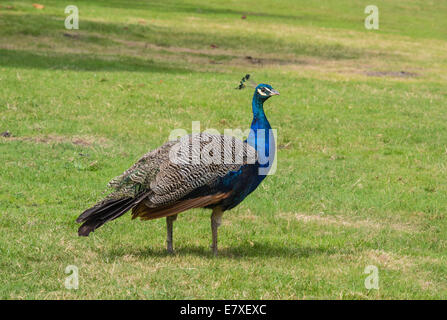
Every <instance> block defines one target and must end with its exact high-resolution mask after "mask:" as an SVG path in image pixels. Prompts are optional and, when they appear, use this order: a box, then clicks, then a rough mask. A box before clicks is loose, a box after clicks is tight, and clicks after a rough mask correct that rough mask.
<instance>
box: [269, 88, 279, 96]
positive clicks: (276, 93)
mask: <svg viewBox="0 0 447 320" xmlns="http://www.w3.org/2000/svg"><path fill="white" fill-rule="evenodd" d="M270 92H271V93H270V95H271V96H279V91H276V90H275V89H271V90H270Z"/></svg>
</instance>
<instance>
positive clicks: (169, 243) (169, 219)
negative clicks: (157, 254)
mask: <svg viewBox="0 0 447 320" xmlns="http://www.w3.org/2000/svg"><path fill="white" fill-rule="evenodd" d="M176 219H177V215H173V216H168V217H166V227H167V231H168V235H167V239H166V244H167V249H168V252H169V253H174V249H173V248H172V225H173V222H174V221H175V220H176Z"/></svg>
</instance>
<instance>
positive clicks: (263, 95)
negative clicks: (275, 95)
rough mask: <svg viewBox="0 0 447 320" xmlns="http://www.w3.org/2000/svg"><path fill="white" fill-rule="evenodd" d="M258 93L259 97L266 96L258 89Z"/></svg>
mask: <svg viewBox="0 0 447 320" xmlns="http://www.w3.org/2000/svg"><path fill="white" fill-rule="evenodd" d="M258 93H259V94H260V95H261V96H266V94H265V93H264V92H262V91H261V89H258Z"/></svg>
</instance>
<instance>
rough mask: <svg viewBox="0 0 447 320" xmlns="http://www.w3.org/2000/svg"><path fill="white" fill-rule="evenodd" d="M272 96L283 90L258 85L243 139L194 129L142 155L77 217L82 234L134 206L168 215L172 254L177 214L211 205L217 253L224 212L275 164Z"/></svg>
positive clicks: (143, 212)
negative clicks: (268, 105) (268, 111)
mask: <svg viewBox="0 0 447 320" xmlns="http://www.w3.org/2000/svg"><path fill="white" fill-rule="evenodd" d="M248 79H249V75H246V76H245V77H244V78H242V80H241V83H240V85H239V87H238V88H239V89H241V88H243V87H245V83H244V82H245V81H246V80H248ZM274 95H279V92H278V91H276V90H275V89H273V88H272V86H270V85H268V84H262V83H261V84H259V85H257V86H256V87H255V90H254V94H253V100H252V110H253V120H252V122H251V127H250V131H249V132H250V133H249V134H248V138H247V139H246V140H244V141H242V140H240V139H237V138H235V137H233V136H229V135H219V134H210V133H205V132H202V133H193V134H190V135H186V136H183V137H181V138H179V139H177V140H173V141H168V142H167V143H165V144H164V145H162V146H161V147H159V148H158V149H155V150H153V151H150V152H148V153H147V154H145V155H143V156H142V157H141V158H140V159H139V160H138V161H137V162H136V163H135V164H134V165H133V166H132V167H130V168H129V169H128V170H126V171H125V172H124V173H123V174H121V175H120V176H118V177H116V178H114V179H112V180H111V181H110V182H109V183H108V187H109V188H111V192H110V193H109V194H108V195H107V196H106V197H105V198H104V199H103V200H101V201H99V202H98V203H97V204H95V205H94V206H93V207H91V208H89V209H87V210H85V211H84V212H83V213H82V214H81V215H80V216H79V217H78V218H77V219H76V222H78V223H82V225H81V226H80V227H79V230H78V234H79V236H88V235H89V234H90V233H91V232H92V231H94V230H95V229H97V228H99V227H100V226H102V225H103V224H105V223H106V222H108V221H111V220H114V219H116V218H118V217H120V216H122V215H123V214H124V213H126V212H127V211H129V210H132V219H135V218H140V219H142V220H152V219H157V218H163V217H165V218H166V226H167V251H168V252H170V253H173V240H172V237H173V222H174V221H175V220H176V219H177V215H178V214H179V213H181V212H183V211H186V210H189V209H192V208H207V209H212V213H211V231H212V245H211V248H212V251H213V254H214V255H217V252H218V250H217V230H218V227H219V226H220V225H221V220H222V214H223V212H224V211H227V210H230V209H232V208H234V207H235V206H237V205H238V204H239V203H241V201H243V200H244V199H245V198H246V197H247V196H248V195H249V194H250V193H252V192H253V191H254V190H255V189H256V188H257V187H258V185H259V184H260V183H261V182H262V181H263V180H264V179H265V177H266V176H267V175H268V173H269V170H270V169H271V167H272V163H273V160H274V157H275V139H274V136H273V134H272V130H271V126H270V123H269V122H268V120H267V117H266V115H265V113H264V108H263V106H264V102H265V101H266V100H267V99H269V98H270V97H271V96H274ZM203 155H207V156H208V157H204V156H203ZM208 158H212V161H210V159H208ZM205 160H206V161H205ZM236 160H237V161H236Z"/></svg>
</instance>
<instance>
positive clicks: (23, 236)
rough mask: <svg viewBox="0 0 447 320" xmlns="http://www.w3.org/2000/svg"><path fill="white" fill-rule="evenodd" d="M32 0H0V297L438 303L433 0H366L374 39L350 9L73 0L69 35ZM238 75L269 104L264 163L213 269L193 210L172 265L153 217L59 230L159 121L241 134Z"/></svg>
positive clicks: (442, 158) (441, 30) (445, 77)
mask: <svg viewBox="0 0 447 320" xmlns="http://www.w3.org/2000/svg"><path fill="white" fill-rule="evenodd" d="M32 3H33V2H31V1H0V88H1V89H0V132H3V131H6V130H9V131H10V132H11V133H12V137H6V138H1V137H0V163H1V166H0V298H6V299H34V298H41V299H60V298H63V299H76V298H78V299H79V298H86V299H95V298H124V299H135V298H138V299H140V298H143V299H153V298H154V299H171V298H174V299H178V298H193V299H196V298H199V299H202V298H211V299H214V298H218V299H231V298H250V299H259V298H266V299H322V298H330V299H349V298H353V299H409V298H416V299H420V298H430V299H434V298H438V299H439V298H441V299H442V298H446V296H447V278H446V274H447V267H446V266H447V264H446V262H447V261H446V253H447V224H446V209H447V208H446V207H447V197H446V194H447V183H446V176H447V165H446V163H447V161H446V160H447V135H446V129H447V116H446V114H447V113H446V111H445V108H446V106H447V91H446V88H447V86H446V85H447V55H446V52H447V42H446V37H447V31H446V30H447V19H446V12H447V2H446V1H422V0H412V1H408V0H405V1H404V0H396V1H379V0H378V1H376V2H375V4H376V5H377V6H378V7H379V10H380V11H379V12H380V29H379V30H377V31H368V30H365V29H364V26H363V19H364V17H365V16H366V15H365V14H364V13H363V10H364V8H365V6H366V5H368V4H369V3H363V2H362V1H347V0H338V1H326V2H324V3H322V2H321V1H320V2H315V1H307V0H306V1H304V0H303V1H292V0H290V1H278V2H272V1H260V0H258V1H225V2H221V1H217V0H215V1H214V0H213V1H198V0H196V1H192V0H191V1H182V2H179V3H177V2H176V1H165V0H163V1H161V0H160V1H121V0H112V1H105V0H104V1H76V2H75V4H76V5H77V6H78V7H79V11H80V30H72V31H68V30H65V29H64V20H65V14H64V8H65V5H67V4H65V3H63V2H61V1H40V2H39V3H42V4H44V5H45V8H44V9H43V10H38V9H35V8H33V6H32ZM9 6H13V8H8V7H9ZM243 15H245V16H246V17H247V18H246V19H241V16H243ZM64 34H65V35H64ZM211 45H214V46H217V48H212V47H211ZM248 56H250V57H252V58H248ZM401 71H405V72H406V73H405V74H403V76H401V74H400V72H401ZM246 73H251V74H253V76H254V78H255V80H256V81H258V82H266V83H269V84H271V85H272V86H273V87H274V88H275V89H278V90H279V91H280V92H281V96H279V97H274V98H272V99H271V100H269V101H268V102H267V103H266V107H265V109H266V113H267V116H268V118H269V120H270V122H271V124H272V126H273V127H274V128H276V129H277V130H278V144H279V147H280V148H279V150H278V170H277V172H276V174H275V175H273V176H270V177H268V178H267V179H266V181H265V182H264V183H263V184H262V185H261V186H260V187H259V188H258V190H257V191H255V192H254V193H253V194H252V195H250V196H249V197H248V198H247V199H246V200H245V201H244V202H243V203H242V204H241V205H240V206H238V207H237V208H235V209H234V210H232V211H229V212H226V214H225V215H224V219H223V225H222V227H221V228H220V229H219V241H220V256H219V257H217V258H214V257H213V256H212V254H211V251H210V249H209V244H210V242H211V230H210V226H209V225H210V223H209V215H210V214H209V212H208V211H204V210H193V211H190V212H186V213H183V214H181V215H180V216H179V219H178V220H177V221H176V222H175V224H174V246H175V249H176V254H174V255H169V254H167V253H165V236H166V234H165V221H164V220H163V219H161V220H156V221H149V222H140V221H131V220H130V218H129V215H126V216H124V217H122V218H120V219H118V220H115V221H113V222H111V223H108V224H106V225H105V226H103V227H102V228H101V229H99V230H97V231H96V232H95V233H94V234H92V235H91V236H90V237H89V238H78V237H77V234H76V230H77V227H78V225H77V224H76V223H75V219H76V217H77V216H78V215H79V213H80V212H82V211H83V210H84V209H85V208H87V207H88V206H90V205H91V204H93V203H94V202H95V201H96V200H98V199H99V198H100V197H101V196H102V192H103V190H104V189H105V185H106V183H107V182H108V181H109V180H110V179H111V178H112V177H114V176H116V175H118V174H120V173H121V172H122V171H124V170H125V169H127V168H128V167H129V166H130V165H131V164H133V162H134V161H135V160H136V159H138V158H139V156H141V155H142V154H143V153H145V152H147V151H148V150H150V149H153V148H155V147H157V146H159V145H160V144H162V143H163V142H164V141H166V140H167V138H168V136H169V133H170V131H171V130H172V129H176V128H185V129H187V130H190V128H191V121H200V122H201V126H202V129H206V128H216V129H218V130H223V129H224V128H241V129H245V128H248V126H249V124H250V121H251V107H250V102H251V95H252V92H251V90H252V89H250V90H245V91H244V90H243V91H237V90H234V88H235V87H236V86H237V84H238V82H239V80H240V78H241V77H242V76H243V75H244V74H246ZM68 265H76V266H77V267H78V268H79V272H80V284H79V289H78V290H67V289H65V287H64V281H65V277H66V276H67V275H66V274H65V273H64V270H65V268H66V266H68ZM368 265H375V266H377V267H378V269H379V277H380V282H379V285H380V288H379V290H374V289H372V290H368V289H366V288H365V286H364V280H365V278H366V276H367V275H366V274H364V273H363V271H364V269H365V267H366V266H368Z"/></svg>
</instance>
